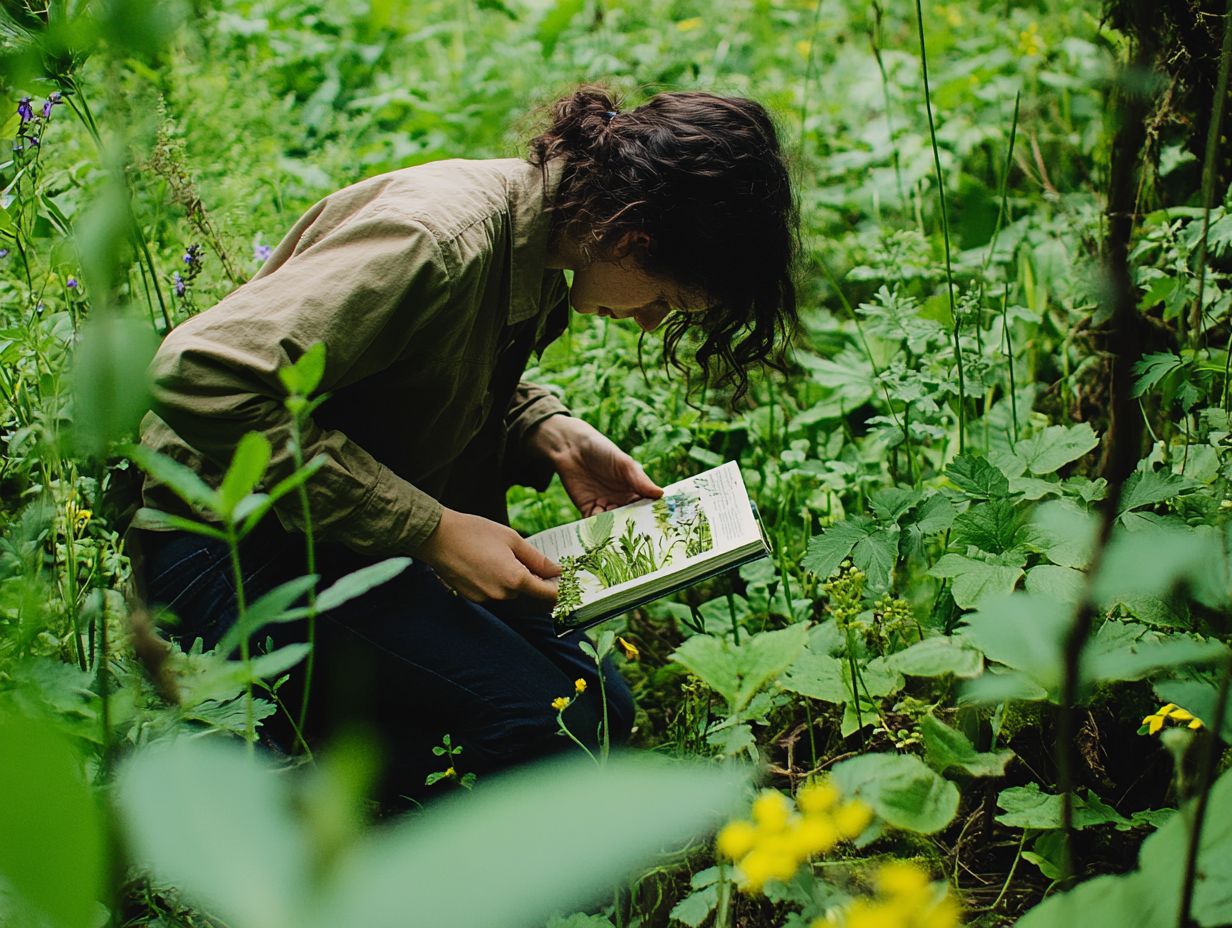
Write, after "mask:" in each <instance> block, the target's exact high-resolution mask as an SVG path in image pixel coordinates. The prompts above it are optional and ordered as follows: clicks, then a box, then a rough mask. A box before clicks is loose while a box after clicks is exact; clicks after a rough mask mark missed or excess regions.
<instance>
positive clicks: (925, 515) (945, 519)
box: [911, 493, 956, 535]
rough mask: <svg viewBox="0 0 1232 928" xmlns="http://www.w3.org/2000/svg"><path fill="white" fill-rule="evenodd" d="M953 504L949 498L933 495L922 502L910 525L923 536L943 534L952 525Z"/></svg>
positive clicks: (938, 494) (953, 515) (937, 494)
mask: <svg viewBox="0 0 1232 928" xmlns="http://www.w3.org/2000/svg"><path fill="white" fill-rule="evenodd" d="M955 514H956V513H955V509H954V504H953V503H951V502H950V500H949V498H948V497H946V496H942V495H941V494H940V493H935V494H933V495H932V496H930V497H929V498H928V499H926V500H924V502H922V503H921V504H920V506H919V508H917V509H916V511H915V518H914V519H912V520H911V522H912V525H913V526H914V527H915V528H917V529H919V530H920V531H921V532H922V533H923V534H925V535H933V534H936V533H937V532H944V531H945V530H946V529H947V528H949V527H950V526H951V525H952V524H953V523H954V517H955Z"/></svg>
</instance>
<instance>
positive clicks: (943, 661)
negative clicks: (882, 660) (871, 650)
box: [886, 635, 984, 677]
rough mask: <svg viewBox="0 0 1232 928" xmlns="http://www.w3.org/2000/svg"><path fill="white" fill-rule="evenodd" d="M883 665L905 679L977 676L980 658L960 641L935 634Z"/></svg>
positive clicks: (980, 665) (977, 653)
mask: <svg viewBox="0 0 1232 928" xmlns="http://www.w3.org/2000/svg"><path fill="white" fill-rule="evenodd" d="M886 661H887V663H889V665H890V666H891V667H893V668H894V669H895V670H897V671H898V672H899V673H905V674H906V675H907V676H909V677H942V676H945V675H946V674H953V675H954V676H956V677H978V676H979V675H980V673H981V672H982V671H983V669H984V655H983V654H981V653H980V652H979V651H977V650H976V649H975V648H972V647H970V646H969V645H967V644H966V643H965V642H964V641H963V639H962V638H951V637H949V636H948V635H938V636H937V637H935V638H925V639H924V640H923V641H919V642H916V643H915V644H913V645H912V646H911V647H909V648H905V649H904V650H902V651H899V652H898V653H896V654H891V655H890V656H889V657H888V658H887V659H886Z"/></svg>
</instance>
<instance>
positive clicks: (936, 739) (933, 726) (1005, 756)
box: [920, 715, 1014, 777]
mask: <svg viewBox="0 0 1232 928" xmlns="http://www.w3.org/2000/svg"><path fill="white" fill-rule="evenodd" d="M920 734H921V735H923V736H924V761H925V763H927V764H928V765H929V766H930V767H932V768H933V769H934V770H936V771H937V772H938V773H945V772H946V771H947V770H949V769H951V768H954V767H957V768H958V769H959V770H961V771H963V772H964V773H968V774H970V775H971V776H973V777H1001V776H1005V765H1006V764H1008V763H1009V762H1010V761H1011V760H1012V759H1013V758H1014V752H1013V751H1010V750H1004V749H1003V750H1000V751H977V750H976V749H975V746H974V745H973V744H972V743H971V742H970V741H969V740H968V739H967V736H966V735H964V734H963V733H962V732H960V731H958V730H957V729H954V728H951V727H950V726H949V725H947V724H945V722H943V721H941V720H940V719H938V718H936V717H935V716H932V715H926V716H924V718H923V720H922V721H921V722H920Z"/></svg>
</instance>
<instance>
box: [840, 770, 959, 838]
mask: <svg viewBox="0 0 1232 928" xmlns="http://www.w3.org/2000/svg"><path fill="white" fill-rule="evenodd" d="M834 781H835V782H836V783H837V784H838V785H839V787H840V788H841V789H842V790H843V793H844V795H847V796H854V797H855V798H857V799H862V800H864V801H865V802H867V803H868V804H869V805H870V806H871V807H872V809H873V811H874V812H876V813H877V815H878V816H879V817H880V818H881V819H882V820H884V821H885V822H886V823H887V824H890V825H893V826H894V827H895V828H903V829H906V830H908V831H916V832H919V833H921V834H932V833H934V832H937V831H940V830H941V829H942V828H944V827H945V826H946V825H948V824H949V823H950V822H951V821H952V820H953V818H954V814H955V813H956V812H957V811H958V789H957V788H956V787H955V786H954V784H953V783H950V782H949V781H948V780H944V779H942V778H941V777H939V776H938V775H937V774H936V773H934V772H933V771H932V770H930V769H928V767H927V766H925V764H924V762H923V761H922V760H920V759H919V758H918V757H914V756H912V755H910V754H863V755H861V756H860V757H853V758H852V759H851V760H845V761H843V762H841V763H839V764H835V765H834Z"/></svg>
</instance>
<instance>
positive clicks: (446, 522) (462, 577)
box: [417, 509, 560, 602]
mask: <svg viewBox="0 0 1232 928" xmlns="http://www.w3.org/2000/svg"><path fill="white" fill-rule="evenodd" d="M417 557H418V558H419V559H420V560H421V561H424V562H425V563H427V564H428V565H429V566H430V567H432V569H433V570H435V571H436V573H437V575H438V576H439V577H440V578H441V580H442V581H443V582H444V583H445V584H446V585H447V586H448V587H449V588H450V589H452V590H454V591H455V592H457V593H460V594H461V595H463V596H465V597H466V598H467V599H469V600H472V601H473V602H483V601H484V600H489V599H513V598H515V597H517V596H523V595H524V596H533V597H535V598H536V599H546V600H549V601H551V602H555V601H556V584H555V583H554V582H553V579H552V578H554V577H558V576H560V565H559V564H557V563H556V562H555V561H553V560H552V559H551V558H549V557H548V556H547V555H546V554H544V553H543V552H541V551H540V550H539V549H538V548H536V547H534V546H533V545H532V544H531V543H530V542H529V541H527V540H526V539H525V538H523V537H522V536H521V535H519V534H518V533H517V532H515V531H514V530H513V529H511V528H510V527H509V526H507V525H501V524H500V523H498V522H493V521H492V520H491V519H485V518H483V517H482V516H475V515H470V514H468V513H465V512H457V511H455V510H453V509H442V510H441V521H440V524H438V525H437V527H436V530H435V531H434V532H433V533H432V534H431V535H429V536H428V539H427V541H425V542H424V543H423V544H422V545H421V546H420V548H419V552H418V554H417Z"/></svg>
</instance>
